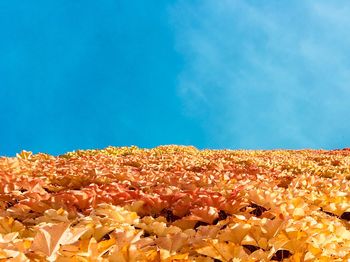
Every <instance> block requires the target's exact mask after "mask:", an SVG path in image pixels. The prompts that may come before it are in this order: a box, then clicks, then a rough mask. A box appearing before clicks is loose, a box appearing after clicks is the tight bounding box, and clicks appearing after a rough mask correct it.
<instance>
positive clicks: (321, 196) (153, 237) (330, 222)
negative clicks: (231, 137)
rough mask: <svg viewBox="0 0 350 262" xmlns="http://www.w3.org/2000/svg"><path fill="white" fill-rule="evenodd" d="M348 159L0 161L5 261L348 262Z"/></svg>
mask: <svg viewBox="0 0 350 262" xmlns="http://www.w3.org/2000/svg"><path fill="white" fill-rule="evenodd" d="M349 179H350V150H348V149H344V150H334V151H325V150H299V151H291V150H280V151H279V150H275V151H229V150H203V151H199V150H197V149H195V148H193V147H181V146H161V147H157V148H154V149H139V148H137V147H122V148H116V147H108V148H106V149H103V150H86V151H76V152H71V153H67V154H65V155H62V156H58V157H53V156H50V155H47V154H36V155H32V154H31V153H30V152H25V151H23V152H22V153H20V154H18V155H17V157H16V158H0V182H1V183H0V261H2V260H3V261H46V260H49V261H116V262H117V261H118V262H119V261H120V262H122V261H271V260H272V261H273V260H275V261H282V260H285V261H347V260H348V259H350V231H349V226H350V224H349V222H348V221H349V220H350V193H349V192H350V191H349V185H350V182H349Z"/></svg>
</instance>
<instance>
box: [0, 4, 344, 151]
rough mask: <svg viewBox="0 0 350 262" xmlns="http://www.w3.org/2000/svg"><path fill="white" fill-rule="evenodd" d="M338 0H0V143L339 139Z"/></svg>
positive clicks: (308, 142)
mask: <svg viewBox="0 0 350 262" xmlns="http://www.w3.org/2000/svg"><path fill="white" fill-rule="evenodd" d="M349 13H350V3H349V2H348V1H332V2H331V1H311V0H310V1H301V0H300V1H278V0H275V1H258V0H257V1H234V0H232V1H231V0H230V1H229V0H227V1H225V0H222V1H217V0H201V1H199V0H198V1H185V0H183V1H175V0H174V1H152V0H150V1H127V0H125V1H117V0H113V1H112V0H105V1H92V0H75V1H72V0H60V1H47V0H36V1H19V0H11V1H0V30H1V31H0V32H1V39H0V124H1V125H0V155H9V156H11V155H14V154H15V153H16V152H19V151H21V150H22V149H25V150H31V151H33V152H46V153H50V154H61V153H64V152H66V151H72V150H75V149H87V148H103V147H106V146H108V145H114V146H124V145H137V146H140V147H154V146H157V145H161V144H184V145H194V146H196V147H198V148H231V149H237V148H244V149H271V148H293V149H294V148H325V149H331V148H343V147H349V146H350V121H349V120H348V119H349V115H350V31H349V26H350V16H349V15H348V14H349Z"/></svg>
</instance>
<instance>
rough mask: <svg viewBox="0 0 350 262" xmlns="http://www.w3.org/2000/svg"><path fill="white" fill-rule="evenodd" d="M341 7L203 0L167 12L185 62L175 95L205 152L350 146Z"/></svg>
mask: <svg viewBox="0 0 350 262" xmlns="http://www.w3.org/2000/svg"><path fill="white" fill-rule="evenodd" d="M252 3H255V4H252ZM337 3H338V5H337V4H336V3H335V2H325V1H297V2H293V3H292V2H289V4H287V5H286V3H284V4H282V3H281V2H279V1H269V2H265V3H262V2H258V1H249V2H248V1H229V0H226V1H215V0H203V1H194V2H192V1H191V2H190V1H178V2H177V3H176V4H175V5H174V6H173V7H172V8H171V9H170V17H171V22H172V25H173V26H174V30H175V36H176V46H177V50H178V51H179V53H181V54H182V55H183V58H184V61H185V66H184V68H183V70H182V72H181V74H180V76H179V82H178V91H179V95H180V96H181V97H182V100H183V103H184V110H185V112H186V113H187V114H189V115H192V116H195V117H198V118H201V119H202V122H203V128H206V129H207V130H208V137H210V141H209V142H208V144H209V145H210V146H213V147H241V148H242V147H243V148H257V147H259V148H275V147H293V148H300V147H330V148H331V147H337V146H341V145H343V146H346V142H347V141H348V142H349V143H350V133H349V132H347V133H345V130H347V129H349V128H350V123H349V122H348V121H345V119H346V117H347V116H348V115H349V113H350V106H348V105H349V102H348V101H350V86H349V85H350V81H349V80H350V74H349V73H350V60H349V54H350V45H349V42H350V32H349V31H348V30H347V28H348V26H349V25H350V17H349V16H348V13H349V12H348V11H350V4H348V3H347V2H343V4H342V5H340V4H339V2H337ZM344 10H345V11H344ZM346 10H347V11H346Z"/></svg>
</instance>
